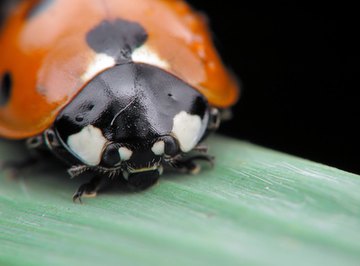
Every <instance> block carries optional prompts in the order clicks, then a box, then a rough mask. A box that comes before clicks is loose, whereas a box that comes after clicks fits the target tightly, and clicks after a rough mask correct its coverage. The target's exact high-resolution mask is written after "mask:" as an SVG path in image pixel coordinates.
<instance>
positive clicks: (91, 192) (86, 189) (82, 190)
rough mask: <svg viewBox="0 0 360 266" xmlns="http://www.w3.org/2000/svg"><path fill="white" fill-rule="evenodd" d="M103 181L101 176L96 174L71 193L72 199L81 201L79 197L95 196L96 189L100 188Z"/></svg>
mask: <svg viewBox="0 0 360 266" xmlns="http://www.w3.org/2000/svg"><path fill="white" fill-rule="evenodd" d="M102 181H103V176H100V175H96V176H94V177H93V178H92V179H91V180H90V182H88V183H85V184H82V185H81V186H80V187H79V188H78V189H77V191H76V192H75V193H74V195H73V197H72V198H73V201H74V202H76V201H79V202H80V203H82V200H81V197H88V198H92V197H96V194H97V191H98V190H99V189H100V187H101V184H102Z"/></svg>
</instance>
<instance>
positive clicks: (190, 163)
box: [171, 154, 215, 175]
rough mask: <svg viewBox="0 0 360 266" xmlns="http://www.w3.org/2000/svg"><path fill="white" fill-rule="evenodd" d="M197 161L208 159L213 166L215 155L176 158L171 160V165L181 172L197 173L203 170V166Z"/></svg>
mask: <svg viewBox="0 0 360 266" xmlns="http://www.w3.org/2000/svg"><path fill="white" fill-rule="evenodd" d="M196 161H206V162H208V163H210V165H211V167H213V166H214V161H215V157H213V156H210V155H206V154H203V155H197V156H193V157H190V158H181V159H176V160H175V161H173V162H171V166H172V167H173V168H175V169H176V170H177V171H179V172H181V173H184V174H191V175H196V174H198V173H200V171H201V166H200V165H199V164H198V163H197V162H196Z"/></svg>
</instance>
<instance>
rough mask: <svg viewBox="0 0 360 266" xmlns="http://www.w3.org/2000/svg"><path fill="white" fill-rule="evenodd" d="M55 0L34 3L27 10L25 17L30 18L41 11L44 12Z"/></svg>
mask: <svg viewBox="0 0 360 266" xmlns="http://www.w3.org/2000/svg"><path fill="white" fill-rule="evenodd" d="M54 2H55V0H41V1H39V3H38V4H36V5H34V7H33V8H32V9H30V10H29V12H28V13H27V15H26V18H27V19H32V18H34V17H36V16H38V15H40V14H41V13H43V12H45V11H46V10H47V9H48V8H49V7H50V6H51V5H52V4H53V3H54Z"/></svg>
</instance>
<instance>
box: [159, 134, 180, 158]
mask: <svg viewBox="0 0 360 266" xmlns="http://www.w3.org/2000/svg"><path fill="white" fill-rule="evenodd" d="M162 140H163V141H164V143H165V148H164V152H165V155H169V156H175V155H178V154H179V153H180V152H181V151H180V146H179V143H178V141H177V140H176V139H175V138H174V137H171V136H166V137H164V138H162Z"/></svg>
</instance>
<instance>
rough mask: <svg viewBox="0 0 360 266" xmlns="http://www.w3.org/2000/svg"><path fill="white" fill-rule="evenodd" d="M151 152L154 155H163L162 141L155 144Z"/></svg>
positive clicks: (163, 146) (163, 145)
mask: <svg viewBox="0 0 360 266" xmlns="http://www.w3.org/2000/svg"><path fill="white" fill-rule="evenodd" d="M151 150H152V152H153V153H154V154H155V155H163V154H164V152H165V142H164V141H162V140H161V141H158V142H155V144H154V145H153V146H152V148H151Z"/></svg>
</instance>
